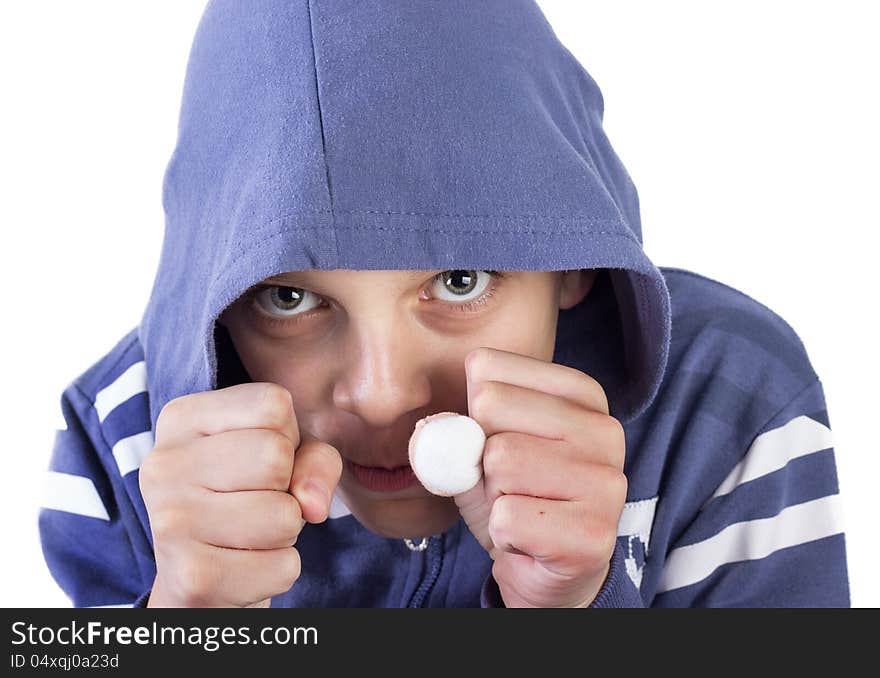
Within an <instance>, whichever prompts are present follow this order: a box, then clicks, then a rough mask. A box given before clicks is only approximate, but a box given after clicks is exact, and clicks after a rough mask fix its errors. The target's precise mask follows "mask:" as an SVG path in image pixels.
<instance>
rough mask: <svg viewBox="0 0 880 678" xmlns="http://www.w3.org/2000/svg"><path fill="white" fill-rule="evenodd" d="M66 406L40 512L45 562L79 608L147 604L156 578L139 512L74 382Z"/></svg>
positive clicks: (90, 406)
mask: <svg viewBox="0 0 880 678" xmlns="http://www.w3.org/2000/svg"><path fill="white" fill-rule="evenodd" d="M61 408H62V412H63V415H64V420H65V422H66V424H67V428H66V429H64V430H59V431H56V434H55V442H54V447H53V450H52V455H51V459H50V463H49V469H48V472H47V477H46V487H45V495H44V499H43V503H42V506H41V508H40V511H39V519H38V522H39V534H40V542H41V546H42V549H43V555H44V557H45V559H46V564H47V565H48V567H49V571H50V572H51V574H52V576H53V578H54V579H55V581H56V582H57V583H58V585H59V586H60V587H61V588H62V589H63V590H64V592H65V593H66V594H67V596H68V597H69V598H70V599H71V602H72V603H73V605H74V607H104V606H109V607H129V606H132V605H133V604H135V603H136V602H138V601H140V602H141V604H143V602H145V600H146V595H147V593H148V590H149V586H150V585H151V584H152V578H151V577H149V573H146V572H144V571H143V570H144V565H143V562H142V561H143V559H142V558H138V556H137V554H136V551H135V548H134V546H133V538H132V534H131V530H132V529H135V526H136V525H137V517H136V515H135V513H134V509H133V508H132V507H131V504H130V502H128V501H127V495H126V493H125V489H124V487H123V484H122V478H121V476H120V474H119V472H118V469H117V468H116V467H115V466H114V465H113V464H114V463H115V462H114V460H113V456H112V453H111V452H110V450H109V449H107V445H106V443H105V441H104V439H103V436H102V433H101V430H100V424H99V422H98V419H97V416H96V414H95V410H94V405H93V403H92V402H91V401H90V400H89V399H88V398H87V397H86V396H85V395H84V394H83V393H82V391H81V390H80V389H79V388H78V387H77V386H76V385H75V384H71V385H70V386H68V387H67V388H66V389H65V391H64V393H63V394H62V397H61ZM147 578H149V581H145V579H147Z"/></svg>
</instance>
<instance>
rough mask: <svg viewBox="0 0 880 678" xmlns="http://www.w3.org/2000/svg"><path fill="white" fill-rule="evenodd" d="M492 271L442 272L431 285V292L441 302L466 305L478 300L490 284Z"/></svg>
mask: <svg viewBox="0 0 880 678" xmlns="http://www.w3.org/2000/svg"><path fill="white" fill-rule="evenodd" d="M492 273H493V272H492V271H463V270H454V271H444V272H443V273H440V274H439V275H438V276H437V277H436V278H434V282H433V283H432V291H433V292H435V293H436V297H437V298H438V299H441V300H443V301H451V302H454V303H467V302H470V301H473V300H474V299H478V298H479V297H480V296H481V295H482V294H483V293H484V292H485V291H486V288H488V287H489V284H490V283H491V282H492Z"/></svg>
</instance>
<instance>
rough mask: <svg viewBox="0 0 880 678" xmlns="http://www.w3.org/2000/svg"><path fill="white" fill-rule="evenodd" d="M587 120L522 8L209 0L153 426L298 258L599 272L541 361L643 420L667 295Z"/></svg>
mask: <svg viewBox="0 0 880 678" xmlns="http://www.w3.org/2000/svg"><path fill="white" fill-rule="evenodd" d="M602 117H603V99H602V95H601V93H600V91H599V88H598V87H597V85H596V83H595V81H594V80H593V79H592V78H591V77H590V75H589V74H588V73H587V72H586V71H585V70H584V69H583V67H582V66H581V65H580V64H579V63H578V62H577V61H576V60H575V59H574V57H573V56H572V55H571V54H570V53H569V52H568V50H567V49H566V48H565V47H564V46H563V45H562V44H561V43H560V42H559V41H558V39H557V38H556V36H555V34H554V33H553V30H552V28H551V27H550V25H549V23H548V22H547V20H546V19H545V17H544V16H543V14H542V13H541V10H540V9H539V7H538V6H537V5H536V4H535V3H534V2H528V1H526V0H480V1H475V0H444V1H443V2H436V1H428V0H422V1H412V2H400V1H399V0H398V1H392V0H249V1H248V2H241V1H240V0H214V1H212V2H209V3H208V5H207V7H206V9H205V12H204V15H203V16H202V18H201V21H200V23H199V26H198V29H197V32H196V35H195V38H194V41H193V44H192V49H191V52H190V56H189V61H188V64H187V71H186V78H185V82H184V89H183V98H182V104H181V109H180V119H179V125H178V135H177V141H176V145H175V147H174V150H173V153H172V155H171V158H170V160H169V162H168V165H167V168H166V171H165V175H164V181H163V185H162V204H163V208H164V214H165V233H164V240H163V243H162V249H161V254H160V261H159V266H158V270H157V273H156V277H155V280H154V283H153V288H152V292H151V295H150V298H149V302H148V304H147V307H146V309H145V312H144V314H143V317H142V319H141V323H140V325H139V327H138V335H139V339H140V341H141V344H142V346H143V350H144V356H145V361H146V368H147V387H148V389H149V393H150V411H151V418H152V425H153V428H154V430H155V425H156V420H157V418H158V415H159V412H160V411H161V410H162V408H163V407H164V406H165V404H166V403H167V402H168V401H170V400H172V399H174V398H177V397H179V396H182V395H185V394H188V393H195V392H201V391H207V390H212V389H215V388H218V350H217V342H216V339H215V333H216V331H217V327H219V326H216V327H215V321H216V319H217V317H218V316H219V315H220V314H221V313H222V312H223V310H224V309H225V308H226V307H227V306H228V305H229V304H231V303H232V302H233V301H235V300H236V299H237V298H238V297H239V296H240V295H241V294H243V293H244V292H245V291H246V290H247V289H248V288H249V287H251V286H252V285H254V284H255V283H258V282H260V281H261V280H264V279H265V278H268V277H271V276H274V275H277V274H279V273H282V272H285V271H293V270H297V269H337V268H344V269H426V270H430V269H441V270H446V269H471V270H481V269H486V270H545V271H551V270H567V269H579V268H600V269H607V273H603V276H604V277H603V278H601V280H602V282H601V283H600V284H597V286H596V287H595V288H594V290H593V291H592V292H591V293H590V294H589V295H588V296H587V297H586V299H585V300H584V301H583V302H582V303H581V304H579V305H578V306H576V307H574V308H572V309H568V310H566V311H561V312H560V315H559V327H558V333H557V351H556V355H555V356H554V360H559V361H560V362H567V363H568V364H571V365H573V366H576V367H578V368H579V369H582V370H584V371H586V372H587V373H589V374H591V375H592V376H594V377H596V378H597V379H598V380H599V382H600V383H601V384H602V386H603V388H604V389H605V392H606V395H607V396H608V400H609V406H610V413H611V414H612V415H613V416H615V417H616V418H618V419H620V420H621V421H622V422H623V423H626V422H627V421H629V420H631V419H633V418H635V417H637V416H638V415H639V414H641V413H642V412H643V411H644V409H645V408H646V407H647V406H648V405H649V404H650V403H651V401H652V400H653V398H654V396H655V394H656V392H657V389H658V387H659V384H660V381H661V379H662V377H663V373H664V371H665V368H666V360H667V354H668V350H669V339H670V330H671V326H670V325H671V319H670V299H669V293H668V290H667V287H666V284H665V281H664V279H663V276H662V274H661V273H660V271H659V270H658V268H657V267H656V266H655V265H654V264H653V263H652V262H651V261H650V260H649V259H648V257H647V256H646V254H645V253H644V251H643V248H642V229H641V223H640V219H639V202H638V195H637V193H636V189H635V187H634V185H633V183H632V181H631V180H630V177H629V175H628V173H627V172H626V170H625V168H624V167H623V165H622V164H621V162H620V160H619V158H618V157H617V155H616V154H615V152H614V151H613V149H612V148H611V146H610V144H609V141H608V139H607V137H606V135H605V133H604V131H603V129H602Z"/></svg>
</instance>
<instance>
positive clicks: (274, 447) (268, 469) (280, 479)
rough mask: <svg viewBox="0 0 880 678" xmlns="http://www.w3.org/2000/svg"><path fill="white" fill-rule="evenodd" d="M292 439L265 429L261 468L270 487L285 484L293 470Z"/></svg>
mask: <svg viewBox="0 0 880 678" xmlns="http://www.w3.org/2000/svg"><path fill="white" fill-rule="evenodd" d="M293 453H294V449H293V441H292V440H291V439H290V438H288V437H287V436H286V435H284V434H282V433H278V432H276V431H267V432H266V436H265V441H264V444H263V455H262V457H263V468H264V469H265V474H266V478H267V480H268V481H269V483H270V484H271V486H272V487H276V486H286V485H287V483H288V482H289V481H290V474H291V473H292V472H293Z"/></svg>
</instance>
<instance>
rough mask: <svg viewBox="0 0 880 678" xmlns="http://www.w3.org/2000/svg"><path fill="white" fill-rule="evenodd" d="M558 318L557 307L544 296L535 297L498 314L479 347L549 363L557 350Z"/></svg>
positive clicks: (485, 331) (483, 335) (482, 336)
mask: <svg viewBox="0 0 880 678" xmlns="http://www.w3.org/2000/svg"><path fill="white" fill-rule="evenodd" d="M557 318H558V306H555V305H551V304H550V303H549V302H548V301H547V299H546V298H545V297H544V296H543V295H535V297H534V298H531V299H529V300H523V302H522V303H521V304H518V305H511V306H509V307H505V308H504V309H503V312H501V313H498V314H496V315H495V317H494V318H493V322H492V324H491V325H490V326H488V327H487V328H485V330H484V331H483V332H481V335H480V337H479V345H481V346H482V345H488V346H492V347H494V348H498V349H501V350H505V351H510V352H512V353H519V354H520V355H526V356H530V357H532V358H539V359H542V360H548V361H549V360H551V359H552V358H553V351H554V348H555V346H556V321H557Z"/></svg>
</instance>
